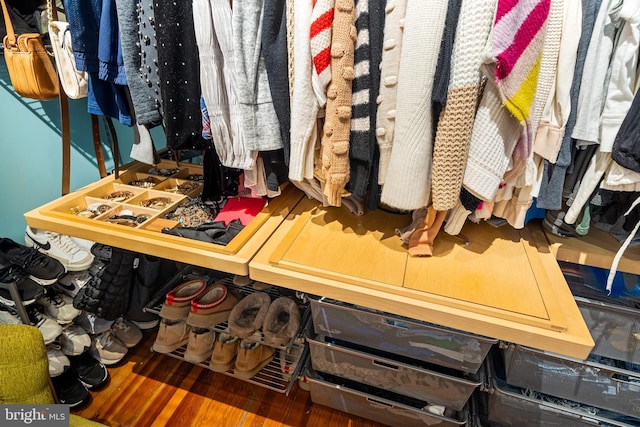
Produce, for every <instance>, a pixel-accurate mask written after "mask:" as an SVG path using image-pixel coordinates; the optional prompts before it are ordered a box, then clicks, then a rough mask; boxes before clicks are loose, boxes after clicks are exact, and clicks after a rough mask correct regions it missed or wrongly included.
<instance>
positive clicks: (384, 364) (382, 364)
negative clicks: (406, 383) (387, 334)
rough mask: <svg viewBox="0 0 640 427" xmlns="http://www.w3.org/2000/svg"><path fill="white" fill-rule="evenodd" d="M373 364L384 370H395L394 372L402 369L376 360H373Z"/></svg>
mask: <svg viewBox="0 0 640 427" xmlns="http://www.w3.org/2000/svg"><path fill="white" fill-rule="evenodd" d="M371 363H373V364H374V365H376V366H380V367H382V368H387V369H393V370H394V371H397V370H399V369H400V367H398V366H397V365H392V364H391V363H386V362H381V361H379V360H375V359H373V360H371Z"/></svg>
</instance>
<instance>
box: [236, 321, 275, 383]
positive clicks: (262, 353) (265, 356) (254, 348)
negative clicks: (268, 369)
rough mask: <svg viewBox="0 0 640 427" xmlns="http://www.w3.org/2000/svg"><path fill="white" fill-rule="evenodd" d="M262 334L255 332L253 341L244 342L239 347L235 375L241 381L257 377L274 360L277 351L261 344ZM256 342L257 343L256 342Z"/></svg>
mask: <svg viewBox="0 0 640 427" xmlns="http://www.w3.org/2000/svg"><path fill="white" fill-rule="evenodd" d="M261 338H262V337H261V334H260V332H255V333H254V334H253V335H252V336H251V339H252V340H242V341H240V344H239V345H238V355H237V356H236V363H235V367H234V370H233V374H234V375H235V376H236V377H238V378H241V379H249V378H252V377H253V376H255V375H256V374H257V373H258V372H259V371H260V369H262V368H264V367H265V366H267V365H268V364H269V362H271V361H272V360H273V357H274V356H275V354H276V349H275V348H273V347H268V346H266V345H263V344H260V343H259V342H257V341H260V339H261ZM254 340H255V341H254Z"/></svg>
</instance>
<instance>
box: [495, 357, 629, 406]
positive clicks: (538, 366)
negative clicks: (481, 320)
mask: <svg viewBox="0 0 640 427" xmlns="http://www.w3.org/2000/svg"><path fill="white" fill-rule="evenodd" d="M504 359H505V375H506V381H507V383H508V384H510V385H513V386H517V387H524V388H529V389H532V390H535V391H540V392H542V393H546V394H552V395H554V396H557V397H563V398H565V399H570V400H575V401H577V402H580V403H584V404H587V405H593V406H596V407H599V408H604V409H609V410H611V411H614V412H619V413H621V414H624V415H628V416H631V417H638V418H640V372H635V371H628V370H623V369H618V368H616V367H613V366H608V365H604V364H601V363H595V362H591V361H585V362H583V361H580V360H576V359H569V358H566V357H564V356H559V355H552V354H549V353H545V352H542V351H540V350H535V349H530V348H527V347H522V346H515V347H512V348H510V349H507V350H504ZM638 367H640V365H638Z"/></svg>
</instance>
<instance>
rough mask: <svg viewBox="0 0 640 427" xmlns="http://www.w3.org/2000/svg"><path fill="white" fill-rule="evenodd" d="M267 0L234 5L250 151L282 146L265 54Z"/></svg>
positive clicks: (236, 57)
mask: <svg viewBox="0 0 640 427" xmlns="http://www.w3.org/2000/svg"><path fill="white" fill-rule="evenodd" d="M262 9H263V1H262V0H259V1H250V2H235V3H234V5H233V15H232V22H233V55H234V61H235V66H236V82H237V85H238V101H239V104H240V112H241V114H242V120H243V122H242V123H243V128H244V137H245V144H246V146H247V148H249V149H250V150H256V151H263V150H264V151H268V150H277V149H280V148H282V138H281V136H280V123H279V121H278V117H277V115H276V112H275V109H274V106H273V101H272V98H271V89H270V88H269V79H268V77H267V70H266V67H265V63H264V57H263V55H262V24H263V20H262V17H263V15H262Z"/></svg>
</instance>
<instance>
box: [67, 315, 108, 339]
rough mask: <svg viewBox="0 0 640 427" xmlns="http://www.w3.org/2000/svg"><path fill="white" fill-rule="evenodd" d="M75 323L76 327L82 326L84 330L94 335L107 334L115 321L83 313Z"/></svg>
mask: <svg viewBox="0 0 640 427" xmlns="http://www.w3.org/2000/svg"><path fill="white" fill-rule="evenodd" d="M73 321H74V323H75V324H76V325H79V326H81V327H82V329H84V330H85V331H87V332H88V333H90V334H92V335H97V334H101V333H103V332H107V331H108V330H109V329H111V325H113V320H105V319H103V318H102V317H98V316H96V315H95V314H94V313H89V312H88V311H83V312H82V313H81V314H80V315H79V316H78V317H76V318H75V319H74V320H73Z"/></svg>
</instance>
